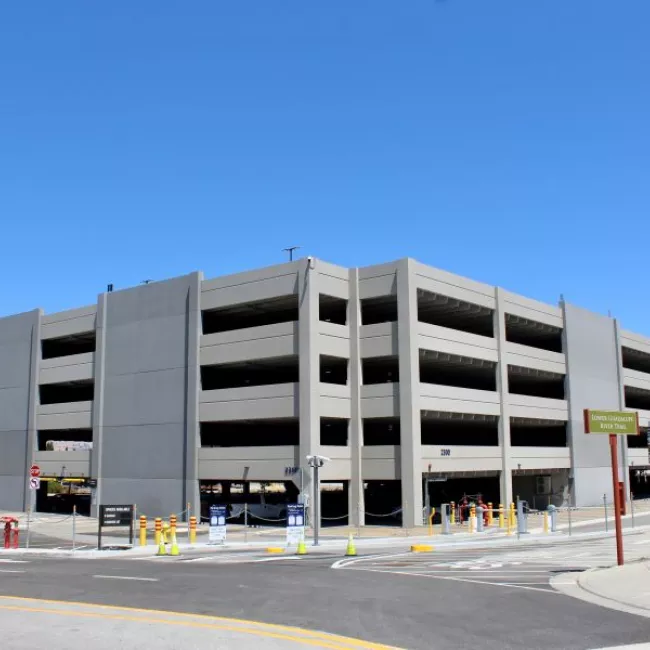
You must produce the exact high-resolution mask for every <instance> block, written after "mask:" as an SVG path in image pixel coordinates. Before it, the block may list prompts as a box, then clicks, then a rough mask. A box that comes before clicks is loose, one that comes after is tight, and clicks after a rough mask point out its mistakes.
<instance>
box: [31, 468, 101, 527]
mask: <svg viewBox="0 0 650 650" xmlns="http://www.w3.org/2000/svg"><path fill="white" fill-rule="evenodd" d="M90 496H91V495H90V486H89V484H88V478H87V477H74V476H65V477H41V487H40V489H39V490H37V492H36V512H48V513H57V514H62V515H71V514H72V512H73V510H74V506H77V514H78V515H83V516H85V517H89V516H90Z"/></svg>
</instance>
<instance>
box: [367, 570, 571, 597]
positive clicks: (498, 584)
mask: <svg viewBox="0 0 650 650" xmlns="http://www.w3.org/2000/svg"><path fill="white" fill-rule="evenodd" d="M371 571H376V569H371ZM376 572H377V573H395V574H397V575H402V576H411V577H413V578H430V579H432V580H451V581H453V582H469V583H471V584H474V585H487V586H489V587H506V588H509V589H526V590H527V591H543V592H544V593H545V594H556V595H560V592H559V591H554V590H553V589H552V588H550V585H549V589H542V588H540V587H528V586H524V585H520V584H516V583H512V582H487V581H485V580H470V579H469V578H456V577H451V576H449V577H446V576H430V575H424V574H422V573H407V572H405V571H376Z"/></svg>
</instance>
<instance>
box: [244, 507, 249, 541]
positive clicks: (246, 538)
mask: <svg viewBox="0 0 650 650" xmlns="http://www.w3.org/2000/svg"><path fill="white" fill-rule="evenodd" d="M244 541H245V542H248V504H247V503H245V504H244Z"/></svg>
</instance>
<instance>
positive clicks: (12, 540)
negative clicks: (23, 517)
mask: <svg viewBox="0 0 650 650" xmlns="http://www.w3.org/2000/svg"><path fill="white" fill-rule="evenodd" d="M0 522H2V523H4V547H5V548H18V519H16V518H15V517H0ZM11 524H13V525H14V527H13V528H12V527H11Z"/></svg>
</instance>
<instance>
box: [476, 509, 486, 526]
mask: <svg viewBox="0 0 650 650" xmlns="http://www.w3.org/2000/svg"><path fill="white" fill-rule="evenodd" d="M484 530H485V527H484V525H483V506H478V507H477V508H476V532H478V533H482V532H483V531H484Z"/></svg>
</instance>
